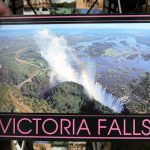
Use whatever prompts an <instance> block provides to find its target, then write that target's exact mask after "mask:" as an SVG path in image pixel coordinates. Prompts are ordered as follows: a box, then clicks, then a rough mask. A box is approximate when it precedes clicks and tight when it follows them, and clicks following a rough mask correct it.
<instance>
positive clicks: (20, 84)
mask: <svg viewBox="0 0 150 150" xmlns="http://www.w3.org/2000/svg"><path fill="white" fill-rule="evenodd" d="M27 51H29V50H28V49H26V48H23V49H21V50H19V51H18V52H17V53H16V56H15V60H16V61H18V62H20V63H22V64H25V65H30V66H34V67H35V68H36V71H34V72H33V73H31V74H29V77H28V78H27V79H25V80H24V81H22V82H21V83H19V84H18V85H17V88H18V89H19V90H20V89H21V88H22V86H23V85H24V84H26V83H31V82H32V79H33V78H34V77H35V76H37V74H38V73H39V71H40V69H39V67H38V66H36V65H35V64H32V63H31V62H28V61H26V60H23V59H20V56H21V54H22V53H24V52H27Z"/></svg>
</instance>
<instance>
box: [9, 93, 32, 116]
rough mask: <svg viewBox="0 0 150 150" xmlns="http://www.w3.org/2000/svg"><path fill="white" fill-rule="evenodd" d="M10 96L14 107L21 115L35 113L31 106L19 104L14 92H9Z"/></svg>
mask: <svg viewBox="0 0 150 150" xmlns="http://www.w3.org/2000/svg"><path fill="white" fill-rule="evenodd" d="M8 95H9V98H10V100H11V102H12V103H13V105H14V106H15V107H16V108H17V111H19V112H20V113H32V112H33V111H32V109H31V108H30V107H29V106H27V105H25V104H23V103H21V102H19V101H18V100H17V98H16V97H15V96H14V94H13V93H12V92H9V93H8Z"/></svg>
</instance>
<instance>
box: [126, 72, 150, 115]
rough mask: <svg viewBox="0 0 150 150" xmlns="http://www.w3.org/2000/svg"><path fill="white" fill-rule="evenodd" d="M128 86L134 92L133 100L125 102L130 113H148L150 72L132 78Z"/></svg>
mask: <svg viewBox="0 0 150 150" xmlns="http://www.w3.org/2000/svg"><path fill="white" fill-rule="evenodd" d="M130 88H131V90H132V93H133V94H134V100H132V101H131V102H130V103H128V104H127V106H126V107H127V109H128V110H129V111H130V112H131V113H150V105H149V103H150V73H149V72H146V73H145V74H144V75H143V76H140V77H139V78H137V79H134V80H132V82H131V83H130Z"/></svg>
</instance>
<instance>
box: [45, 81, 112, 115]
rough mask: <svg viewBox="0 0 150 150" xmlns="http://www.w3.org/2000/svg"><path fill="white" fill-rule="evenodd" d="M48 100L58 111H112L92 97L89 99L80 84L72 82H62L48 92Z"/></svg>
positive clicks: (90, 112) (91, 112) (89, 112)
mask: <svg viewBox="0 0 150 150" xmlns="http://www.w3.org/2000/svg"><path fill="white" fill-rule="evenodd" d="M48 96H50V97H49V99H48V100H49V102H50V103H51V105H52V107H53V109H57V110H58V111H59V113H86V114H87V113H88V114H93V113H112V112H113V111H112V110H111V109H109V108H108V107H105V106H103V105H102V104H100V103H99V102H97V101H96V100H94V99H89V97H88V96H87V94H86V93H85V90H84V88H83V86H82V85H79V84H77V83H74V82H64V83H62V84H60V85H58V86H56V87H55V88H53V89H52V90H51V91H50V93H49V95H48Z"/></svg>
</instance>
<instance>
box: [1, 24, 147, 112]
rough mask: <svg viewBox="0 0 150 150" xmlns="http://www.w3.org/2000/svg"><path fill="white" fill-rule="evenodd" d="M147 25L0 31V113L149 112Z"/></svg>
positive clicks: (58, 26)
mask: <svg viewBox="0 0 150 150" xmlns="http://www.w3.org/2000/svg"><path fill="white" fill-rule="evenodd" d="M149 39H150V24H149V23H138V24H136V23H134V24H128V23H126V24H122V23H119V24H115V23H111V24H106V23H104V24H96V23H84V24H47V25H46V24H43V25H38V24H36V25H32V24H31V25H11V26H9V25H2V26H1V27H0V112H12V113H14V112H18V113H24V112H27V113H79V114H106V113H107V114H110V113H139V114H141V113H150V43H149Z"/></svg>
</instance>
